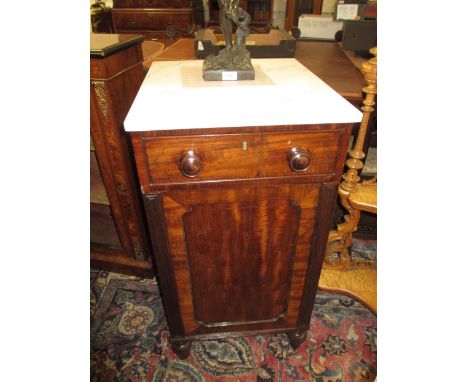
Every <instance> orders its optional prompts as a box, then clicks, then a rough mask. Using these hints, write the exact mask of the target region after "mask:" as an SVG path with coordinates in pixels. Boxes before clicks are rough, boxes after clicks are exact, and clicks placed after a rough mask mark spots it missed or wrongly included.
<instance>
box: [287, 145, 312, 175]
mask: <svg viewBox="0 0 468 382" xmlns="http://www.w3.org/2000/svg"><path fill="white" fill-rule="evenodd" d="M287 158H288V162H289V167H290V168H291V170H293V171H295V172H299V171H306V170H307V169H308V168H309V167H310V163H311V161H312V158H311V157H310V154H309V152H308V151H307V150H306V149H305V148H303V147H300V146H294V147H291V148H290V149H289V151H288V155H287Z"/></svg>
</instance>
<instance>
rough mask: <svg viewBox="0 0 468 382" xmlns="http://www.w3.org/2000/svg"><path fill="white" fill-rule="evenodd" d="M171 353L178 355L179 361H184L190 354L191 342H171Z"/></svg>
mask: <svg viewBox="0 0 468 382" xmlns="http://www.w3.org/2000/svg"><path fill="white" fill-rule="evenodd" d="M171 347H172V351H173V352H174V353H176V354H177V355H178V357H179V358H180V359H185V358H187V357H188V356H189V354H190V349H191V348H192V342H190V341H181V342H171Z"/></svg>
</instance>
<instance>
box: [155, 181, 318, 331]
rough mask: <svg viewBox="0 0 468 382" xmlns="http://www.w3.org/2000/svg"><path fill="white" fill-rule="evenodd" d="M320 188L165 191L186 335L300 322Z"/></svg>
mask: <svg viewBox="0 0 468 382" xmlns="http://www.w3.org/2000/svg"><path fill="white" fill-rule="evenodd" d="M318 196H319V185H310V184H307V185H276V186H275V187H247V186H243V187H239V188H231V189H212V190H209V191H207V190H192V191H187V190H185V191H180V192H178V191H171V192H168V193H165V194H164V196H163V205H164V214H165V222H166V229H167V237H168V246H169V248H168V249H169V253H170V257H171V263H172V268H173V272H174V281H175V283H176V289H177V299H178V304H179V310H180V312H181V317H182V324H183V328H184V332H185V335H191V334H200V333H208V332H211V331H212V329H213V328H214V327H216V328H217V329H216V330H217V331H218V332H219V331H230V330H232V329H234V327H235V326H236V325H243V326H244V327H247V328H248V327H252V330H254V329H255V328H256V325H257V327H258V326H259V325H260V326H261V327H262V328H268V327H277V326H278V325H280V324H281V326H282V327H291V328H294V327H296V325H297V319H298V315H299V308H300V304H301V296H302V292H303V289H304V280H305V275H306V270H307V265H308V257H309V252H310V245H311V239H312V235H313V230H314V225H315V213H316V208H317V204H318Z"/></svg>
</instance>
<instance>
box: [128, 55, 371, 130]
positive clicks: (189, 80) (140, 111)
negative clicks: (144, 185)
mask: <svg viewBox="0 0 468 382" xmlns="http://www.w3.org/2000/svg"><path fill="white" fill-rule="evenodd" d="M202 64H203V61H202V60H186V61H159V62H154V63H153V64H152V66H151V68H150V70H149V71H148V73H147V76H146V77H145V80H144V81H143V84H142V86H141V88H140V90H139V92H138V94H137V96H136V98H135V101H134V103H133V105H132V107H131V109H130V112H129V113H128V115H127V118H126V120H125V123H124V127H125V130H126V131H150V130H180V129H202V128H207V129H208V128H223V127H228V128H231V127H251V126H280V125H307V124H319V123H320V124H322V123H355V122H360V121H361V119H362V113H361V112H360V111H359V110H358V109H356V108H355V107H354V106H353V105H351V104H350V103H349V102H348V101H347V100H345V99H344V98H343V97H342V96H341V95H339V94H338V93H337V92H336V91H334V90H333V89H332V88H331V87H330V86H328V85H327V84H326V83H325V82H323V81H322V80H321V79H320V78H318V77H317V76H316V75H315V74H313V73H312V72H310V71H309V70H308V69H307V68H306V67H305V66H304V65H302V64H301V63H299V62H298V61H297V60H296V59H294V58H281V59H252V65H253V66H254V68H257V69H256V79H255V80H253V81H224V82H223V81H203V78H202V72H201V68H202ZM181 110H183V112H181ZM232 110H237V111H236V112H235V113H233V112H232Z"/></svg>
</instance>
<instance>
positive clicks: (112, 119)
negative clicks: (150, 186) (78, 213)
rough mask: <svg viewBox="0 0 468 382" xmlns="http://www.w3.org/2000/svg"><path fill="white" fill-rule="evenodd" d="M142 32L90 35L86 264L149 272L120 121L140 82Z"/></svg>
mask: <svg viewBox="0 0 468 382" xmlns="http://www.w3.org/2000/svg"><path fill="white" fill-rule="evenodd" d="M142 41H143V36H139V35H118V34H93V33H92V34H91V44H90V48H91V50H90V53H91V55H90V64H91V67H90V79H91V81H90V91H91V93H90V98H91V139H92V144H91V152H90V154H91V161H90V164H91V217H90V218H91V219H90V226H91V232H90V236H91V265H92V266H93V267H96V268H100V269H107V270H112V271H117V272H121V273H127V274H133V275H140V276H151V275H153V265H152V262H151V258H150V257H149V254H150V246H149V240H148V238H147V233H146V232H147V230H146V227H145V222H144V220H143V212H142V205H141V201H140V199H141V197H140V192H139V191H138V188H137V184H138V183H137V179H136V174H135V170H134V168H133V167H134V162H133V159H132V156H131V155H130V142H129V140H128V137H127V136H126V135H125V132H124V130H123V126H122V124H123V121H124V118H125V116H126V115H127V113H128V110H129V109H130V105H131V104H132V102H133V100H134V98H135V95H136V94H137V91H138V89H139V87H140V85H141V83H142V81H143V77H144V71H143V65H142V59H143V57H142V50H141V43H142Z"/></svg>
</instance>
